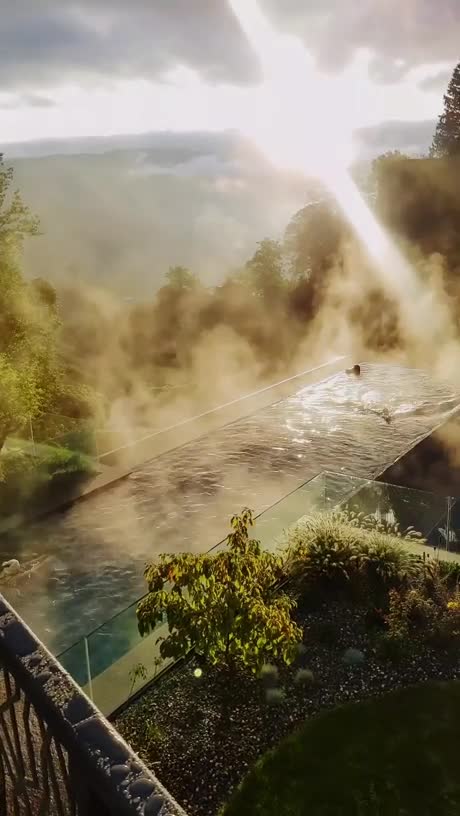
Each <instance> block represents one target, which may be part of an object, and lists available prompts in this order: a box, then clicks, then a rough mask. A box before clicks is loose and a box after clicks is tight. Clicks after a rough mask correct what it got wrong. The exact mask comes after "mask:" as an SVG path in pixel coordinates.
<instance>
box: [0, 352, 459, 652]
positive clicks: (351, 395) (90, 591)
mask: <svg viewBox="0 0 460 816" xmlns="http://www.w3.org/2000/svg"><path fill="white" fill-rule="evenodd" d="M362 370H363V375H362V377H361V378H359V379H354V378H351V377H348V376H347V375H346V374H339V375H336V376H334V377H332V378H331V379H329V380H326V381H324V382H320V383H317V384H315V385H311V386H308V387H306V388H303V389H302V390H300V391H299V392H298V393H296V394H294V395H293V396H291V397H289V398H288V399H284V400H282V401H281V402H277V403H275V404H273V405H271V406H269V407H267V408H264V409H261V410H259V411H257V413H255V414H253V415H251V416H248V417H246V418H244V419H241V420H239V421H238V422H235V423H232V424H230V425H226V426H225V427H223V428H221V429H219V430H216V431H213V432H211V433H209V434H207V435H206V436H205V437H202V438H201V439H198V440H195V441H193V442H190V443H188V444H187V445H184V446H183V447H181V448H177V449H175V450H171V451H169V452H168V453H166V454H164V455H162V456H160V457H157V458H156V459H153V460H152V461H151V462H149V463H148V464H146V465H145V466H143V467H142V468H140V469H139V470H138V471H136V472H135V473H133V474H132V476H131V477H130V478H129V479H127V480H124V481H122V482H119V483H117V484H115V485H113V486H112V487H110V488H109V489H107V490H105V491H102V492H101V493H99V494H95V495H94V496H93V497H91V498H89V499H88V500H86V501H85V502H82V503H77V504H75V505H74V506H73V507H72V508H71V509H70V510H68V511H66V512H65V513H62V514H58V515H55V516H53V517H50V518H49V519H46V520H44V521H42V522H40V523H37V524H34V525H31V526H30V527H29V528H27V529H26V530H23V531H21V532H20V533H18V534H17V535H15V536H14V537H12V538H11V540H10V541H9V542H3V552H4V558H5V559H6V558H13V557H17V558H19V560H20V561H21V562H24V561H27V560H28V559H33V558H34V557H35V558H36V557H37V556H38V555H44V554H46V555H47V556H48V557H49V558H48V561H47V564H46V567H45V569H44V570H40V571H39V572H37V573H36V574H33V575H31V576H30V578H28V579H27V582H26V583H23V584H21V585H20V586H18V588H17V589H11V590H9V589H7V590H6V592H5V594H6V595H7V596H8V597H9V598H10V599H11V600H12V602H13V604H14V606H15V607H16V608H17V609H18V612H19V613H20V614H21V615H23V616H24V617H25V619H26V620H27V621H28V622H29V623H32V624H33V626H34V629H35V630H36V631H37V633H38V634H39V636H40V637H42V638H43V639H44V640H45V642H46V643H47V645H49V646H50V647H51V648H52V649H54V650H56V651H60V650H61V649H63V648H65V647H66V646H68V645H70V644H71V643H73V642H75V641H76V640H77V639H78V638H79V637H81V636H82V635H84V634H87V633H88V632H89V631H91V630H92V629H93V628H95V627H96V626H97V625H99V624H100V623H102V622H103V621H105V620H106V619H107V618H109V617H110V616H112V615H113V614H115V613H116V612H117V611H119V610H120V609H122V608H123V607H124V606H126V605H127V604H128V603H131V602H132V601H133V599H135V598H136V597H138V596H139V595H140V594H141V593H142V592H143V589H144V584H143V579H142V572H143V567H144V564H145V562H146V560H148V559H149V558H151V557H152V555H154V554H155V553H158V552H163V551H166V552H167V551H174V550H182V551H185V550H189V551H193V550H201V551H203V550H206V549H209V548H210V547H211V546H213V545H214V544H216V543H217V542H218V541H220V540H221V539H222V538H223V537H224V536H225V535H226V534H227V532H228V529H227V528H228V521H229V517H230V516H231V515H232V514H233V513H235V512H238V511H239V510H241V508H242V507H244V506H247V505H249V506H250V507H251V508H252V509H254V511H255V512H261V511H262V510H264V509H266V508H267V507H269V506H270V505H272V504H273V503H274V502H276V501H278V500H279V499H280V498H282V497H283V496H285V495H286V494H287V493H288V492H290V491H291V490H294V489H295V488H296V487H298V486H300V485H301V484H302V483H304V482H305V481H307V480H308V479H309V478H311V477H313V476H315V475H316V474H317V473H319V472H321V471H323V470H329V471H335V472H340V471H343V472H345V473H350V474H352V475H356V476H363V477H365V478H372V477H374V476H375V475H377V474H378V473H381V472H382V471H383V470H384V469H385V468H386V467H387V466H388V465H389V464H391V463H393V462H394V461H395V460H396V459H397V458H398V457H399V456H401V455H402V454H403V453H404V452H405V451H407V450H408V449H409V448H410V447H411V446H412V445H413V444H415V443H416V442H417V441H418V440H419V439H421V438H423V437H424V436H425V435H426V434H427V433H429V432H430V430H432V429H433V427H435V426H437V425H438V424H439V423H440V422H441V421H442V419H443V417H447V416H448V415H449V412H451V411H452V410H453V409H454V406H455V405H457V404H458V398H457V396H456V395H455V394H453V393H452V392H451V390H450V389H449V388H447V387H445V388H444V387H441V386H436V385H435V384H434V383H433V382H432V381H431V379H430V377H429V376H428V374H425V373H424V372H422V371H416V370H408V369H404V368H397V367H392V366H379V365H372V366H363V369H362ZM384 408H387V409H389V410H390V411H391V413H392V415H393V420H392V423H391V425H390V426H389V425H388V424H387V423H386V422H385V421H384V420H383V418H382V413H381V412H382V411H383V409H384Z"/></svg>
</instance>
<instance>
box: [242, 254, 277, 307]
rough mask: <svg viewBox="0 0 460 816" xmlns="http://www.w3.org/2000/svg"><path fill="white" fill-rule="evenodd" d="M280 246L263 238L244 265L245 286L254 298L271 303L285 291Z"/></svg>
mask: <svg viewBox="0 0 460 816" xmlns="http://www.w3.org/2000/svg"><path fill="white" fill-rule="evenodd" d="M283 270H284V258H283V250H282V247H281V244H280V243H279V242H278V241H271V240H269V239H268V238H265V239H264V240H263V241H259V243H258V245H257V250H256V251H255V253H254V255H253V256H252V258H251V259H250V260H249V261H248V262H247V264H246V278H245V282H246V285H247V286H248V287H249V289H250V290H251V292H252V294H254V295H255V296H256V297H260V298H263V300H264V301H266V302H267V303H273V302H274V301H276V300H277V299H279V297H280V296H281V295H282V293H283V291H284V290H285V289H286V280H285V277H284V273H283Z"/></svg>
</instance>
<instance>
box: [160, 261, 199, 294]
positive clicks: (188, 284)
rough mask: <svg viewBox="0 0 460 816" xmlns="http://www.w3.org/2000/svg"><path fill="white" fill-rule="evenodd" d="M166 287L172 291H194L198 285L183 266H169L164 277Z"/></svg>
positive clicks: (192, 274) (191, 274) (193, 275)
mask: <svg viewBox="0 0 460 816" xmlns="http://www.w3.org/2000/svg"><path fill="white" fill-rule="evenodd" d="M165 278H166V286H169V287H171V288H172V289H179V290H187V291H190V290H191V289H194V288H195V286H197V284H198V278H197V276H196V275H195V274H194V272H191V271H190V269H187V268H186V267H185V266H170V267H169V269H168V271H167V272H166V275H165Z"/></svg>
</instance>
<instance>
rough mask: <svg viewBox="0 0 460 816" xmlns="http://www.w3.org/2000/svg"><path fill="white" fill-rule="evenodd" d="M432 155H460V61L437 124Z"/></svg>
mask: <svg viewBox="0 0 460 816" xmlns="http://www.w3.org/2000/svg"><path fill="white" fill-rule="evenodd" d="M430 155H431V156H433V157H442V156H456V155H460V63H459V64H458V65H457V67H456V68H455V70H454V73H453V74H452V78H451V80H450V82H449V85H448V88H447V93H446V94H445V96H444V111H443V112H442V114H441V116H440V117H439V120H438V124H437V126H436V131H435V134H434V138H433V144H432V145H431V150H430Z"/></svg>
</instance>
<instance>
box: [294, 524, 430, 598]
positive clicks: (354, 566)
mask: <svg viewBox="0 0 460 816" xmlns="http://www.w3.org/2000/svg"><path fill="white" fill-rule="evenodd" d="M374 522H375V520H374ZM415 536H416V534H415V533H414V532H413V531H412V530H409V531H408V532H407V534H404V535H401V534H400V533H399V532H398V531H397V528H395V527H394V526H393V527H391V532H386V531H384V527H383V525H382V524H380V523H379V524H374V528H372V526H371V519H370V518H369V517H361V516H358V515H356V514H349V513H344V512H333V513H330V514H327V515H326V514H320V515H314V516H312V517H310V518H308V519H306V520H305V521H302V522H301V523H300V524H299V525H297V527H296V528H295V530H294V531H293V532H292V533H291V534H290V536H289V540H288V554H287V561H286V564H287V569H288V571H289V573H290V575H291V576H292V577H294V578H296V579H297V580H298V581H300V583H301V585H302V588H303V591H305V590H306V589H307V588H311V587H314V586H315V585H318V584H320V585H321V586H322V587H325V588H332V589H335V590H338V589H342V590H343V589H346V588H348V589H353V590H356V588H357V587H360V588H361V591H362V590H364V591H365V592H367V594H368V595H369V594H372V595H374V594H375V592H378V591H382V592H388V589H389V588H391V587H398V586H401V585H405V584H408V583H409V582H410V581H412V580H414V579H416V578H417V577H418V576H419V575H420V574H421V570H422V561H421V559H420V558H419V557H418V556H416V555H413V554H412V553H409V552H408V551H407V550H406V549H405V548H404V546H403V543H402V542H403V540H404V539H405V538H410V539H412V538H414V537H415Z"/></svg>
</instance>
